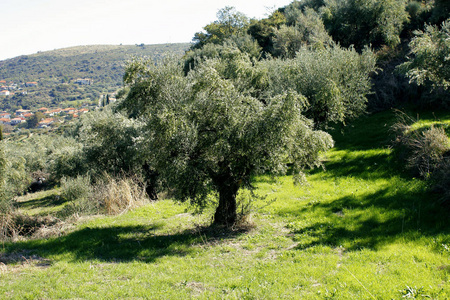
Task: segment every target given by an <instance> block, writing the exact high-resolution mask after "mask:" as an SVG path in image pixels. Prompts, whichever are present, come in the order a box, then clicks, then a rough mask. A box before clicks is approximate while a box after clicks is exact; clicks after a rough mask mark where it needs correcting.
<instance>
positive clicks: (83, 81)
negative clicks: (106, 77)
mask: <svg viewBox="0 0 450 300" xmlns="http://www.w3.org/2000/svg"><path fill="white" fill-rule="evenodd" d="M74 83H77V84H80V85H92V84H94V80H92V79H90V78H77V79H76V80H74ZM24 85H25V87H37V86H38V83H37V82H36V81H30V82H25V84H24ZM16 90H20V88H19V87H18V85H17V84H16V83H14V82H12V81H10V82H7V81H6V80H0V96H12V95H14V94H15V91H16ZM21 93H22V94H26V92H21Z"/></svg>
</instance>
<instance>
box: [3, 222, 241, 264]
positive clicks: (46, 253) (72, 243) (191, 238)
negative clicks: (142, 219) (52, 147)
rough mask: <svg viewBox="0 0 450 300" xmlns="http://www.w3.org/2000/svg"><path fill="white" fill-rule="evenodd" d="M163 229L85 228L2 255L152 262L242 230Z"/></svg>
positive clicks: (19, 245)
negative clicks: (165, 232) (163, 233)
mask: <svg viewBox="0 0 450 300" xmlns="http://www.w3.org/2000/svg"><path fill="white" fill-rule="evenodd" d="M162 227H163V225H161V224H154V225H137V226H113V227H96V228H89V227H86V228H83V229H80V230H77V231H74V232H72V233H69V234H67V235H65V236H62V237H59V238H54V239H48V240H32V241H24V242H17V243H13V244H7V245H5V246H4V249H3V253H4V254H3V255H5V256H8V255H12V254H14V253H21V252H26V253H30V252H31V253H33V254H36V255H38V256H40V257H44V258H50V257H51V256H55V255H57V256H58V255H62V256H66V255H67V256H68V257H70V258H69V260H70V259H71V260H73V261H87V260H99V261H106V262H129V261H144V262H148V263H151V262H155V261H156V260H157V259H158V258H161V257H164V256H181V257H182V256H185V255H188V254H189V253H192V252H193V251H194V246H196V245H199V244H202V243H205V242H206V241H208V242H211V241H220V240H224V239H229V238H232V237H235V236H236V235H239V234H242V231H241V232H239V231H231V230H224V229H221V230H216V229H214V228H212V227H208V228H204V229H202V230H201V231H198V230H193V229H189V230H185V231H182V232H179V233H175V234H167V235H162V234H160V233H158V232H157V231H158V229H161V228H162ZM0 256H1V254H0Z"/></svg>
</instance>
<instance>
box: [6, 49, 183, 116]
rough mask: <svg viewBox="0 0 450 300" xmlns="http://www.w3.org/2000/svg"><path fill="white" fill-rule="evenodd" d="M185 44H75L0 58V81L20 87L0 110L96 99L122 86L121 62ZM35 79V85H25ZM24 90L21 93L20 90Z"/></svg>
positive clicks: (178, 52) (171, 51)
mask: <svg viewBox="0 0 450 300" xmlns="http://www.w3.org/2000/svg"><path fill="white" fill-rule="evenodd" d="M188 47H189V44H161V45H117V46H114V45H96V46H78V47H70V48H64V49H58V50H54V51H46V52H39V53H37V54H33V55H23V56H19V57H16V58H12V59H8V60H4V61H0V80H5V81H6V82H7V84H9V83H10V82H13V83H15V84H17V87H18V88H20V89H21V90H14V92H16V94H15V95H14V96H8V97H3V96H2V97H1V98H0V110H3V109H15V108H18V107H19V106H21V107H22V108H25V109H30V108H35V107H37V106H56V105H58V104H60V103H61V102H63V101H74V100H85V101H93V100H97V99H98V97H99V96H100V95H101V94H105V93H108V92H109V93H112V92H114V91H116V90H117V89H118V88H120V87H121V86H122V77H123V74H124V64H125V62H126V60H128V59H130V58H131V57H133V56H149V57H153V58H154V59H155V60H158V59H161V58H162V57H163V56H164V55H182V54H183V53H184V51H185V50H186V49H187V48H188ZM78 78H89V79H92V80H93V85H79V84H75V81H76V79H78ZM26 82H37V83H38V86H37V87H26V86H25V83H26ZM24 91H26V92H27V94H26V95H23V94H22V93H21V92H24Z"/></svg>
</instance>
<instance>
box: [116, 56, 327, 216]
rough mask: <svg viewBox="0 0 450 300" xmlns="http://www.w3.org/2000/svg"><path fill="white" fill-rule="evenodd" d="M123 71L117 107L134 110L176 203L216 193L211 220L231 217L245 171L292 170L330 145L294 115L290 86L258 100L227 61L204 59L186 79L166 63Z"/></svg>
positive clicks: (297, 108) (298, 106) (201, 200)
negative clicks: (124, 90) (125, 89)
mask: <svg viewBox="0 0 450 300" xmlns="http://www.w3.org/2000/svg"><path fill="white" fill-rule="evenodd" d="M233 61H234V62H235V63H236V60H233ZM246 61H248V62H249V58H248V56H246V55H243V56H241V62H242V63H243V64H244V63H245V62H246ZM238 62H239V61H238ZM127 70H128V72H127V76H126V78H125V82H126V83H127V84H129V85H130V92H129V94H128V96H127V98H126V99H125V100H124V102H123V103H122V106H121V107H122V108H124V109H126V110H127V111H128V112H129V113H131V114H133V113H134V112H136V108H137V107H139V108H140V110H139V116H141V117H142V118H143V120H145V122H146V124H147V134H146V137H145V143H146V144H147V145H148V148H149V149H151V151H150V152H149V158H150V161H151V162H152V165H153V166H154V167H155V169H156V170H158V172H159V173H160V175H161V177H162V178H164V181H165V184H166V185H167V186H168V187H169V188H172V189H173V190H174V193H175V197H176V198H178V199H180V200H190V201H191V202H192V203H196V204H199V205H205V203H206V200H207V196H208V195H209V194H210V193H211V192H216V193H218V195H219V197H218V198H219V204H218V207H217V210H216V213H215V217H214V222H215V223H216V224H223V225H231V224H233V223H234V222H235V221H236V194H237V192H238V190H239V189H240V188H241V187H244V186H249V185H250V180H251V178H252V176H253V175H255V174H261V173H264V172H271V173H273V174H282V173H285V172H286V171H287V166H288V164H292V168H293V169H294V171H295V173H296V174H300V172H301V169H302V168H303V167H305V166H310V167H313V166H317V165H320V161H319V153H320V152H322V151H325V150H327V149H328V148H330V147H331V146H332V145H333V142H332V139H331V137H330V136H329V135H328V134H327V133H325V132H323V131H318V130H314V129H313V123H312V122H311V121H310V120H308V119H306V118H305V117H304V116H303V115H302V112H303V111H304V110H305V107H306V99H305V97H304V96H302V95H300V94H298V93H297V92H295V91H292V90H291V91H285V92H283V93H279V94H276V95H275V94H274V95H273V96H270V97H268V98H266V99H264V101H261V99H258V98H256V97H254V96H252V95H251V94H249V93H247V92H245V91H246V90H247V89H241V87H240V86H239V84H238V82H239V80H237V79H243V77H242V78H240V77H239V76H240V75H239V72H234V71H236V69H235V66H233V65H232V64H231V63H230V61H229V60H228V61H227V60H226V59H223V58H217V59H211V60H206V61H204V62H203V63H201V64H199V65H198V66H197V67H196V68H195V69H194V70H192V71H191V72H189V74H188V75H187V76H184V72H183V68H182V66H181V65H180V64H179V63H176V62H173V61H166V62H165V63H164V64H159V65H158V66H156V67H155V66H154V65H153V64H145V62H142V61H141V62H134V63H133V64H131V65H130V66H129V67H128V69H127ZM225 74H227V75H228V78H227V76H225Z"/></svg>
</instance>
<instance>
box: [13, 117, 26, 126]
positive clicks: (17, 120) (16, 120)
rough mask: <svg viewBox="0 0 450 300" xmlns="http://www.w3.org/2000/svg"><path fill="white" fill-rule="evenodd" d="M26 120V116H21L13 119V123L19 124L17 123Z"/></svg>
mask: <svg viewBox="0 0 450 300" xmlns="http://www.w3.org/2000/svg"><path fill="white" fill-rule="evenodd" d="M24 122H25V118H21V117H19V118H14V119H11V125H17V124H20V123H24Z"/></svg>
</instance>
